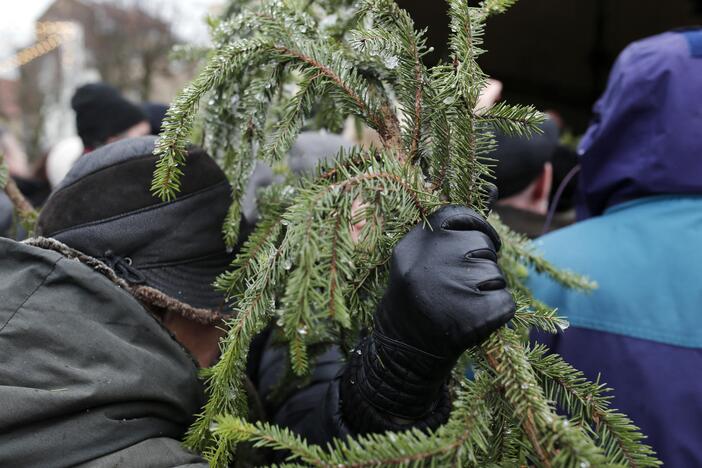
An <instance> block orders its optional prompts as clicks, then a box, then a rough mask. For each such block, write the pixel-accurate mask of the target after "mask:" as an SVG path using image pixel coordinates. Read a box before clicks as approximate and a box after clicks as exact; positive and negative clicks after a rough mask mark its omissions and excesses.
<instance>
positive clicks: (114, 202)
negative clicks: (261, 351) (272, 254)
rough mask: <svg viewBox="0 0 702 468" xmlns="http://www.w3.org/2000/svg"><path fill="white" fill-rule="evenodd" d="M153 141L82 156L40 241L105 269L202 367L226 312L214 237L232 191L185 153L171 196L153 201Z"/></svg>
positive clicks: (202, 158)
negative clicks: (74, 252) (180, 175)
mask: <svg viewBox="0 0 702 468" xmlns="http://www.w3.org/2000/svg"><path fill="white" fill-rule="evenodd" d="M155 141H156V138H155V137H153V136H147V137H141V138H133V139H127V140H121V141H118V142H115V143H112V144H109V145H106V146H104V147H102V148H100V149H98V150H96V151H95V153H94V154H93V155H92V156H91V157H85V158H80V159H79V160H78V161H77V162H76V164H75V165H74V166H73V168H72V169H71V171H70V172H69V173H68V175H67V176H66V178H65V179H64V180H63V181H62V182H61V184H60V185H59V186H58V187H57V188H56V190H55V191H54V193H53V194H52V195H51V197H50V198H49V200H48V201H47V202H46V205H45V206H44V208H43V209H42V211H41V213H40V216H39V221H38V233H39V234H40V235H42V236H45V237H51V238H54V239H56V240H58V241H60V242H62V243H64V244H66V245H68V246H69V247H72V248H74V249H76V250H79V251H81V252H83V253H85V254H87V255H90V256H92V257H96V258H98V259H100V260H102V261H103V262H104V263H106V264H107V265H108V266H110V267H111V268H112V269H113V270H114V271H115V273H117V275H118V276H120V277H121V278H122V279H124V280H125V281H127V283H128V284H129V285H130V290H131V291H132V293H133V294H134V295H135V297H137V299H139V300H140V301H141V302H142V303H143V304H145V305H146V306H147V307H148V308H149V309H150V310H151V311H152V312H154V313H155V314H156V315H157V316H159V317H160V318H161V319H162V321H163V323H164V324H165V325H166V326H167V327H168V328H169V329H170V330H171V331H172V332H173V333H174V334H175V335H176V338H178V340H179V341H180V342H181V344H183V345H184V346H185V347H186V348H188V349H189V350H190V351H191V352H192V353H193V355H194V356H195V357H196V358H197V359H198V361H199V362H200V364H201V365H209V364H211V362H212V361H213V360H214V359H215V358H216V356H217V354H218V347H217V341H218V338H219V337H220V336H221V335H222V331H221V330H220V329H219V328H218V326H219V325H220V324H221V322H222V318H223V317H224V316H225V315H226V314H227V313H228V309H227V307H226V304H225V302H224V297H223V296H222V294H220V293H218V292H215V291H214V290H213V287H212V283H213V281H214V279H215V278H216V277H217V276H218V275H219V274H221V273H222V272H224V271H225V270H226V268H227V267H228V265H229V263H230V262H231V260H232V253H231V252H230V251H228V249H227V247H226V246H225V244H224V241H223V239H222V234H221V232H222V224H223V222H224V219H225V216H226V214H227V211H228V208H229V205H230V203H231V201H232V198H231V188H230V185H229V182H228V180H227V178H226V177H225V175H224V173H223V172H222V170H221V169H220V168H219V167H218V166H217V164H216V163H215V161H214V160H212V159H211V158H210V157H209V156H208V155H207V154H206V153H205V152H204V151H203V150H201V149H199V148H195V147H191V148H189V149H188V155H187V164H188V167H187V170H186V171H184V172H185V174H184V175H183V178H182V185H181V191H180V192H179V195H178V197H177V198H176V199H175V200H174V201H172V202H168V203H164V202H161V200H159V199H157V198H155V197H154V196H153V195H152V194H151V193H150V191H149V187H150V182H151V178H152V175H153V171H154V165H155V163H156V157H155V156H154V155H153V150H154V143H155Z"/></svg>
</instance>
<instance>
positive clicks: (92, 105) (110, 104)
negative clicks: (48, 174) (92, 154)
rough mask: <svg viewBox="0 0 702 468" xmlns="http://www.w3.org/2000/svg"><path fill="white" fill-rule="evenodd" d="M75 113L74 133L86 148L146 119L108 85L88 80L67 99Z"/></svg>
mask: <svg viewBox="0 0 702 468" xmlns="http://www.w3.org/2000/svg"><path fill="white" fill-rule="evenodd" d="M71 107H72V108H73V110H74V111H75V112H76V127H77V129H78V136H80V138H81V140H83V145H84V146H85V147H86V148H91V149H94V148H97V147H99V146H102V145H104V144H105V143H106V142H107V140H108V139H110V137H114V136H117V135H119V134H121V133H123V132H125V131H127V130H128V129H130V128H131V127H133V126H134V125H136V124H138V123H139V122H143V121H145V120H147V117H146V114H145V113H144V111H143V110H142V109H141V108H140V107H139V106H137V105H135V104H132V103H131V102H129V101H128V100H126V99H125V98H124V97H122V95H121V94H120V93H119V91H117V90H116V89H115V88H113V87H112V86H110V85H108V84H105V83H91V84H87V85H84V86H81V87H80V88H78V89H77V90H76V92H75V94H74V95H73V99H71Z"/></svg>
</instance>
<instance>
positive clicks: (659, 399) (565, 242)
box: [529, 29, 702, 468]
mask: <svg viewBox="0 0 702 468" xmlns="http://www.w3.org/2000/svg"><path fill="white" fill-rule="evenodd" d="M594 110H595V119H594V121H593V123H592V125H591V126H590V128H589V129H588V131H587V133H586V135H585V136H584V138H583V140H582V143H581V146H580V152H581V165H582V177H581V181H580V182H581V194H582V196H583V200H584V203H583V204H582V206H581V208H583V209H584V211H583V215H584V217H586V218H589V219H586V220H585V221H582V222H579V223H576V224H574V225H572V226H570V227H568V228H565V229H562V230H559V231H556V232H553V233H551V234H548V235H546V236H544V237H542V238H541V239H539V240H538V241H537V248H538V249H539V250H540V251H542V252H543V253H544V256H545V258H546V259H547V260H549V261H551V262H552V263H553V264H554V265H555V266H557V267H560V268H564V269H570V270H573V271H575V272H578V273H582V274H584V275H587V276H589V277H590V278H591V279H593V280H595V281H596V282H597V283H598V289H597V290H595V291H594V292H593V293H591V294H583V293H579V292H576V291H572V290H568V289H565V288H563V287H562V286H561V285H559V284H557V283H555V282H553V281H551V280H550V279H549V278H546V277H544V276H541V275H538V274H535V273H534V274H533V275H532V276H531V277H530V281H529V286H530V287H531V288H532V291H533V292H534V294H535V296H536V297H537V298H538V299H541V300H542V301H544V302H545V303H547V304H549V305H550V306H552V307H558V309H559V313H560V314H561V315H564V316H565V317H566V318H567V319H568V320H569V321H570V323H571V327H570V328H569V329H568V330H567V331H566V332H565V333H562V334H558V335H555V336H554V335H548V336H543V335H542V336H539V337H536V339H537V341H541V342H544V343H545V344H547V345H548V346H549V347H550V349H551V350H552V351H554V352H556V353H558V354H560V355H561V356H563V358H564V359H565V360H566V361H568V362H569V363H571V364H572V365H573V366H575V367H576V368H578V369H580V370H582V371H583V372H584V373H585V375H586V376H587V377H589V378H590V379H595V378H597V376H598V375H601V376H602V381H604V382H606V383H607V384H608V385H609V386H611V387H613V388H614V392H613V395H614V399H613V401H612V406H613V407H615V408H617V409H619V410H621V411H623V412H624V413H626V414H627V415H628V416H630V417H631V418H632V420H633V421H634V423H635V424H636V425H638V426H639V427H640V428H641V430H642V431H643V433H644V434H646V435H647V436H648V437H649V438H648V440H647V442H648V443H649V444H650V445H651V446H652V447H653V448H654V449H655V450H656V452H657V453H658V455H659V457H660V459H661V460H662V461H663V462H664V463H665V465H666V466H671V467H676V468H679V467H683V468H685V467H699V466H702V375H701V374H700V370H701V369H702V274H701V272H702V267H701V265H702V29H697V30H687V31H680V32H668V33H664V34H660V35H658V36H654V37H651V38H648V39H644V40H642V41H639V42H635V43H633V44H632V45H630V46H629V47H627V48H626V49H625V50H624V52H622V54H621V56H620V57H619V59H618V60H617V62H616V64H615V65H614V68H613V70H612V73H611V76H610V79H609V83H608V87H607V90H606V91H605V93H604V95H603V96H602V97H601V99H600V100H599V101H598V102H597V104H596V105H595V109H594Z"/></svg>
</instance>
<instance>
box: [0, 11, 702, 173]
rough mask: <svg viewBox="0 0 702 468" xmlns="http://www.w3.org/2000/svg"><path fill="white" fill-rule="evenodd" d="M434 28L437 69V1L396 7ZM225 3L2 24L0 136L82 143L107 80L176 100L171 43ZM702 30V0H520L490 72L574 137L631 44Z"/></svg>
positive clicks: (188, 73)
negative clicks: (88, 105) (81, 115)
mask: <svg viewBox="0 0 702 468" xmlns="http://www.w3.org/2000/svg"><path fill="white" fill-rule="evenodd" d="M398 1H399V3H400V4H401V5H402V6H403V7H405V8H406V9H408V10H409V11H410V13H411V14H412V16H413V17H414V18H415V21H416V23H417V24H418V25H419V26H420V27H422V28H423V27H428V28H429V42H430V45H431V46H433V47H434V52H433V53H432V54H431V55H430V56H428V57H427V60H428V61H429V62H430V63H432V62H436V61H437V60H439V59H441V58H444V57H445V55H446V49H447V47H446V38H447V36H448V20H447V17H446V9H445V4H444V2H442V1H440V0H432V1H427V0H398ZM223 3H224V2H223V1H221V0H219V1H218V0H141V1H139V0H119V1H99V0H30V1H25V2H12V4H8V3H7V2H4V5H3V8H2V10H3V11H2V13H1V14H0V126H2V127H5V128H8V129H9V130H10V131H11V132H12V133H13V134H14V135H15V136H16V137H17V139H18V140H19V141H20V144H21V145H22V146H23V148H24V150H25V151H26V153H27V156H28V158H29V160H30V161H32V162H33V161H38V160H40V159H41V158H42V156H43V155H45V154H46V152H47V151H48V150H49V148H50V146H51V144H52V142H56V141H59V140H61V139H62V138H65V137H66V136H68V135H73V134H75V127H74V126H75V119H74V117H73V114H72V111H71V109H70V99H71V96H72V94H73V92H74V90H75V89H76V87H78V86H80V85H81V84H84V83H87V82H91V81H98V80H102V81H105V82H108V83H110V84H112V85H114V86H115V87H117V88H119V89H120V90H121V91H122V92H123V93H124V95H125V96H127V97H128V98H130V99H132V100H133V101H135V102H145V101H157V102H169V101H170V100H171V99H172V98H173V97H174V95H175V93H176V92H177V91H178V90H179V89H180V88H181V87H182V86H183V85H184V84H185V83H186V82H187V81H188V80H189V79H191V78H192V77H193V75H194V73H195V71H196V69H195V68H196V65H195V64H194V63H193V62H188V61H187V60H171V59H169V51H170V50H171V49H172V48H173V46H174V45H176V44H184V43H190V44H196V45H197V44H202V45H206V44H207V41H208V37H207V27H206V23H205V18H206V16H207V15H216V14H217V13H218V12H219V11H220V10H221V8H222V4H223ZM701 23H702V0H667V1H665V2H662V1H660V0H522V1H520V2H518V3H517V5H516V6H515V7H513V8H512V9H511V10H510V11H509V13H507V14H505V15H500V16H497V17H494V18H492V19H490V20H489V22H488V27H487V35H486V40H485V47H486V48H487V49H488V50H489V53H487V54H485V55H484V56H483V57H482V59H481V63H482V65H483V67H484V69H485V71H486V72H487V73H488V74H489V75H491V76H493V77H494V78H496V79H499V80H500V81H502V82H503V84H504V87H503V90H502V97H503V98H505V99H507V100H508V101H510V102H518V103H531V104H534V105H536V106H537V107H538V108H540V109H546V110H551V111H554V112H555V114H557V115H559V116H560V117H561V119H562V125H563V127H564V128H566V129H568V130H569V131H570V132H572V134H574V135H578V134H581V133H582V132H583V131H584V129H585V127H586V126H587V122H588V118H589V114H590V108H591V106H592V104H593V102H594V101H595V99H596V98H597V96H598V95H599V94H600V93H601V92H602V90H603V89H604V86H605V83H606V79H607V74H608V72H609V68H610V66H611V64H612V62H613V60H614V59H615V57H616V56H617V54H618V53H619V52H620V51H621V50H622V49H623V48H624V46H625V45H626V44H628V43H630V42H631V41H633V40H636V39H639V38H642V37H645V36H649V35H652V34H656V33H659V32H663V31H666V30H669V29H672V28H679V27H685V26H688V25H694V24H701Z"/></svg>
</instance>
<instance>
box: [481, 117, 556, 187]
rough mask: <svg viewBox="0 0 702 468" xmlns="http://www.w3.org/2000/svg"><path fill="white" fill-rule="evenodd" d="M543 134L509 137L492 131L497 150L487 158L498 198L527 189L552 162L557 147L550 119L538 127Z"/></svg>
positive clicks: (553, 124)
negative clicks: (490, 161)
mask: <svg viewBox="0 0 702 468" xmlns="http://www.w3.org/2000/svg"><path fill="white" fill-rule="evenodd" d="M541 130H542V133H540V134H537V135H532V136H531V137H528V138H526V137H520V136H508V135H505V134H504V133H501V132H495V140H497V149H496V150H495V151H494V152H493V153H492V154H490V155H489V157H490V158H493V159H495V160H496V162H495V167H494V175H495V179H494V180H491V182H493V183H494V184H496V185H497V189H498V193H499V198H501V199H502V198H507V197H510V196H512V195H515V194H517V193H519V192H521V191H522V190H524V189H525V188H527V187H528V186H529V184H531V183H532V182H533V181H534V180H535V179H536V178H537V177H539V175H541V172H542V171H543V169H544V164H546V163H547V162H549V161H551V159H552V157H553V154H554V152H555V151H556V147H557V145H558V127H557V126H556V124H555V123H554V122H553V121H552V120H550V119H549V120H546V121H545V122H544V123H543V125H542V126H541Z"/></svg>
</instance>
